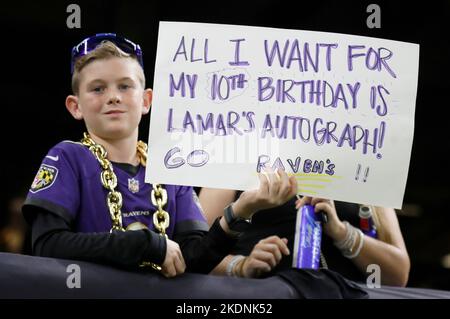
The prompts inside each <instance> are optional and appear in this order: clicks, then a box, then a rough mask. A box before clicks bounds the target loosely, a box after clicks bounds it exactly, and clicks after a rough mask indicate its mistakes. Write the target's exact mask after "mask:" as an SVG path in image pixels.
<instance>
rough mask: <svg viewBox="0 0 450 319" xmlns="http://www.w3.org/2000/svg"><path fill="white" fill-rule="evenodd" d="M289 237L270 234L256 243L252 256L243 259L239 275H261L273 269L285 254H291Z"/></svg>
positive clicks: (247, 276) (249, 276)
mask: <svg viewBox="0 0 450 319" xmlns="http://www.w3.org/2000/svg"><path fill="white" fill-rule="evenodd" d="M286 244H287V239H286V238H283V239H281V238H280V237H278V236H270V237H267V238H265V239H262V240H260V241H259V242H258V244H256V245H255V247H254V248H253V250H252V252H251V253H250V256H248V257H246V258H245V259H244V261H243V265H242V270H241V273H240V274H239V275H241V276H242V277H246V278H255V277H259V276H260V275H261V274H262V273H266V272H269V271H271V270H272V269H273V268H275V267H276V265H278V264H279V263H280V260H281V258H282V256H283V255H289V254H290V252H289V249H288V247H287V245H286Z"/></svg>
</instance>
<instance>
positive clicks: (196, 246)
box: [23, 34, 297, 277]
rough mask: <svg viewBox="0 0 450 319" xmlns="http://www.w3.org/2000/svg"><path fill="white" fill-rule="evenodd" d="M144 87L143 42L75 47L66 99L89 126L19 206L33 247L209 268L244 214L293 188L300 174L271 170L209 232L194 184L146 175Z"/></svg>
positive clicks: (53, 153) (62, 148)
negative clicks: (141, 132)
mask: <svg viewBox="0 0 450 319" xmlns="http://www.w3.org/2000/svg"><path fill="white" fill-rule="evenodd" d="M144 88H145V76H144V72H143V62H142V52H141V49H140V47H139V45H137V44H134V43H133V42H131V41H129V40H127V39H124V38H120V37H117V36H116V35H115V34H97V35H96V36H93V37H89V38H86V39H85V40H83V41H82V42H81V43H80V44H79V45H77V46H75V47H74V48H73V50H72V90H73V93H74V95H69V96H68V97H67V98H66V107H67V109H68V111H69V112H70V113H71V114H72V116H73V117H74V118H75V119H77V120H84V122H85V125H86V128H87V131H88V133H87V134H86V133H85V135H84V138H83V139H82V141H81V143H75V142H69V141H65V142H61V143H59V144H57V145H56V146H55V147H53V148H52V149H51V150H50V151H49V153H48V155H47V156H46V157H45V158H44V160H43V162H42V165H41V167H40V168H39V171H38V173H37V175H36V177H35V179H34V182H33V184H32V186H31V189H30V191H29V194H28V197H27V199H26V201H25V204H24V207H23V212H24V215H25V217H26V219H27V220H28V221H29V223H31V224H32V246H33V252H34V254H36V255H41V256H49V257H57V258H66V259H80V260H86V261H92V262H100V263H109V264H114V265H117V266H122V267H131V268H132V267H138V266H144V265H145V266H149V265H151V266H152V267H153V268H155V269H158V270H161V272H162V274H163V275H164V276H166V277H173V276H176V275H178V274H182V273H183V272H184V271H185V270H186V269H187V270H188V271H193V272H202V273H208V272H210V271H211V270H212V269H213V268H214V267H215V266H216V265H217V264H218V263H219V262H220V261H221V260H222V259H223V258H224V257H225V256H226V255H227V254H228V253H229V251H230V249H231V247H232V246H233V245H234V243H235V238H236V235H237V234H238V233H237V231H238V230H239V229H238V226H239V224H242V223H243V221H242V219H248V218H249V217H251V215H252V213H253V212H255V211H256V210H258V209H259V208H263V207H267V206H275V205H277V204H279V203H281V202H285V201H286V200H287V199H288V198H290V197H292V195H293V194H295V191H296V189H297V185H296V184H295V180H293V179H289V178H288V177H287V175H286V174H285V173H284V174H281V177H278V178H274V176H275V175H274V174H269V175H267V180H266V179H264V178H262V179H261V181H262V182H261V187H260V189H258V190H254V191H249V192H244V194H246V195H245V196H241V197H243V199H242V200H240V201H238V202H236V203H234V204H233V207H232V209H230V214H229V216H228V218H227V219H225V218H222V219H220V220H219V219H217V220H216V222H215V223H214V224H213V225H212V226H211V229H210V230H209V232H208V226H207V224H206V221H205V218H204V217H203V215H202V212H201V210H200V208H199V206H198V205H197V204H196V201H195V198H194V197H195V194H194V193H193V189H192V188H191V187H185V186H177V185H164V186H162V185H158V184H156V185H149V184H145V183H144V172H145V168H144V165H145V163H146V145H145V143H143V142H138V126H139V122H140V120H141V117H142V115H145V114H147V113H148V112H149V109H150V105H151V100H152V91H151V89H144ZM233 210H234V212H233ZM236 225H237V226H236ZM229 226H230V227H229ZM230 228H231V229H230ZM123 230H134V231H123ZM164 235H165V236H164Z"/></svg>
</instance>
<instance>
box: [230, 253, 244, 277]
mask: <svg viewBox="0 0 450 319" xmlns="http://www.w3.org/2000/svg"><path fill="white" fill-rule="evenodd" d="M244 258H245V257H244V256H242V255H235V256H233V257H232V258H231V260H230V262H229V263H228V265H227V270H226V273H227V276H229V277H236V276H235V275H234V273H233V270H234V267H235V266H236V264H237V263H238V262H239V261H240V260H242V259H244Z"/></svg>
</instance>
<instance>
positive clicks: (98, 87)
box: [92, 86, 104, 93]
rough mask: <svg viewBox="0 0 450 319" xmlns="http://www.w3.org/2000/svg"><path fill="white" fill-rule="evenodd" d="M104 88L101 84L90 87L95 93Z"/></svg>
mask: <svg viewBox="0 0 450 319" xmlns="http://www.w3.org/2000/svg"><path fill="white" fill-rule="evenodd" d="M103 90H104V88H103V87H101V86H96V87H94V88H93V89H92V91H94V92H95V93H101V92H103Z"/></svg>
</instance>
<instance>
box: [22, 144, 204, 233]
mask: <svg viewBox="0 0 450 319" xmlns="http://www.w3.org/2000/svg"><path fill="white" fill-rule="evenodd" d="M113 168H114V172H115V173H116V175H117V179H118V183H117V187H116V190H118V191H120V192H121V193H122V197H123V205H122V223H123V226H124V227H125V228H126V227H127V226H128V225H130V224H132V223H135V222H140V223H142V224H144V225H146V226H147V227H148V228H149V229H151V230H154V227H153V212H155V211H156V207H155V206H153V205H152V203H151V200H150V192H151V189H152V185H151V184H146V183H145V182H144V180H145V167H143V166H140V167H139V171H138V172H137V174H136V175H135V176H132V175H130V174H129V173H128V172H126V171H124V170H123V169H121V168H120V167H118V166H117V165H115V164H113ZM101 171H102V170H101V167H100V164H99V162H98V161H97V159H96V158H95V157H94V155H93V154H92V153H91V152H90V151H89V149H88V148H87V147H85V146H83V145H82V144H81V143H74V142H70V141H64V142H61V143H59V144H57V145H56V146H55V147H53V148H52V149H51V150H50V151H49V152H48V154H47V156H46V157H45V158H44V160H43V162H42V164H41V167H40V169H39V171H38V174H37V175H36V178H35V180H34V182H33V184H32V187H31V188H30V191H29V193H28V196H27V199H26V202H25V205H35V206H40V207H42V208H45V209H47V210H50V211H52V212H54V213H56V214H58V215H60V216H61V217H63V218H65V219H66V220H67V221H68V222H70V223H73V226H74V230H75V231H76V232H84V233H91V232H105V231H109V230H110V229H111V225H112V222H111V218H110V214H109V210H108V207H107V204H106V196H107V194H108V191H107V190H106V189H105V188H104V187H103V186H102V184H101V181H100V173H101ZM132 179H134V180H132ZM136 181H137V182H136ZM164 188H165V189H166V190H167V194H168V202H167V205H166V206H165V207H164V209H165V210H166V211H167V212H168V213H169V215H170V226H169V228H168V229H167V230H166V232H167V234H168V236H169V237H172V236H173V234H174V232H175V231H191V230H208V226H207V224H206V220H205V218H204V216H203V214H202V212H201V209H200V208H199V206H198V204H197V202H196V201H195V199H194V197H195V195H194V194H195V193H194V190H193V189H192V187H188V186H177V185H164ZM137 189H138V190H137ZM135 191H137V192H135Z"/></svg>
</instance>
